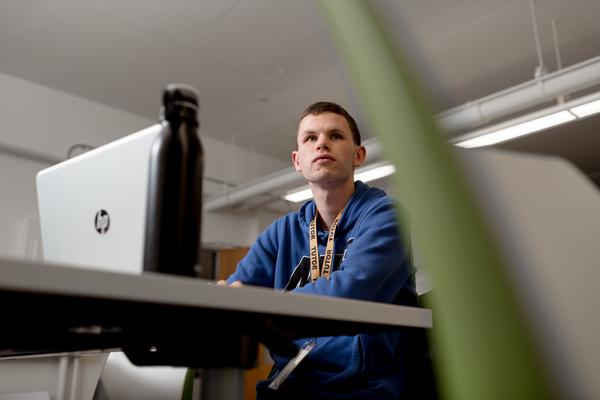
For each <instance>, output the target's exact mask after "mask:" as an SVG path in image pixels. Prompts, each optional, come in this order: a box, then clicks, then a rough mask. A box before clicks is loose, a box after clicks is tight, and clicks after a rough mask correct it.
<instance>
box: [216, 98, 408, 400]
mask: <svg viewBox="0 0 600 400" xmlns="http://www.w3.org/2000/svg"><path fill="white" fill-rule="evenodd" d="M297 144H298V149H297V150H295V151H293V152H292V163H293V164H294V167H295V168H296V170H297V171H298V172H300V173H301V174H302V175H303V176H304V178H305V179H306V180H307V181H308V184H309V186H310V188H311V190H312V193H313V196H314V200H311V201H309V202H307V203H305V204H304V205H303V206H302V207H301V208H300V210H299V211H298V212H294V213H290V214H288V215H286V216H284V217H282V218H280V219H278V220H277V221H275V222H274V223H273V224H272V225H271V226H269V227H268V228H267V229H266V230H265V231H264V232H263V233H262V234H261V235H260V236H259V238H258V239H257V241H256V243H255V244H254V245H253V246H252V248H251V249H250V251H249V253H248V255H247V256H246V257H245V258H244V259H243V260H242V261H241V262H240V263H239V265H238V266H237V270H236V272H235V273H234V274H233V275H231V276H230V277H229V278H228V280H227V282H226V283H227V284H229V285H232V286H240V285H243V284H249V285H258V286H267V287H273V288H275V289H279V290H285V291H290V292H292V293H309V294H318V295H326V296H337V297H348V298H355V299H361V300H371V301H380V302H386V303H394V304H405V305H416V294H415V289H414V279H413V278H414V275H413V271H412V257H411V254H410V250H409V246H407V245H405V243H407V241H406V240H403V238H401V236H400V232H401V231H400V229H399V227H398V226H397V224H396V204H395V202H394V200H392V199H391V198H390V197H388V196H387V195H386V194H385V193H384V192H383V191H382V190H379V189H375V188H370V187H369V186H367V185H365V184H364V183H362V182H360V181H357V182H354V170H355V168H356V167H359V166H360V165H361V164H362V163H363V162H364V160H365V157H366V150H365V147H364V146H362V145H361V139H360V132H359V130H358V127H357V125H356V122H355V121H354V119H353V118H352V117H351V116H350V115H349V114H348V113H347V112H346V110H344V109H343V108H342V107H341V106H339V105H337V104H335V103H329V102H318V103H315V104H312V105H311V106H309V107H308V108H307V109H306V110H305V111H304V113H303V114H302V117H301V119H300V123H299V126H298V136H297ZM220 284H225V282H223V281H221V282H220ZM407 332H408V331H406V332H404V331H397V332H388V333H379V334H361V335H357V336H336V337H318V338H314V339H303V340H298V341H297V343H296V344H297V345H298V347H301V346H303V345H306V344H307V343H310V345H311V346H314V347H313V348H312V350H311V351H310V353H309V354H308V356H307V357H306V358H305V359H304V360H303V361H302V362H301V363H300V365H299V366H298V367H297V368H296V369H294V371H293V372H292V373H291V374H290V375H289V377H288V378H287V379H286V380H285V381H284V382H283V383H282V384H281V385H280V386H279V387H278V388H277V389H276V390H275V389H273V388H269V387H268V386H269V384H270V383H271V382H272V381H273V379H275V378H276V377H277V374H278V373H279V371H281V370H282V369H283V368H284V367H285V365H286V364H287V363H288V361H289V359H287V358H284V357H280V356H278V355H277V354H273V359H274V360H275V366H274V368H273V371H272V373H271V376H270V377H269V380H268V381H265V382H260V383H259V384H258V387H257V392H258V398H259V399H271V398H273V399H290V398H302V399H334V398H335V399H398V398H399V397H400V396H401V395H402V394H403V393H405V391H406V383H407V382H406V380H405V379H404V376H405V372H406V371H405V370H406V362H405V357H404V355H405V354H404V351H405V350H406V349H405V348H404V346H403V343H404V341H405V340H406V338H407Z"/></svg>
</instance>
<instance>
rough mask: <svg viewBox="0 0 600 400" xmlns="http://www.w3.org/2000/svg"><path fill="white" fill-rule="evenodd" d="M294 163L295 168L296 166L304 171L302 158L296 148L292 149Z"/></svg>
mask: <svg viewBox="0 0 600 400" xmlns="http://www.w3.org/2000/svg"><path fill="white" fill-rule="evenodd" d="M292 164H293V165H294V168H296V171H298V172H300V171H302V168H301V167H300V159H299V157H298V152H297V151H296V150H294V151H292Z"/></svg>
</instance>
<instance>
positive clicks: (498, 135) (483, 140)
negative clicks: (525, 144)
mask: <svg viewBox="0 0 600 400" xmlns="http://www.w3.org/2000/svg"><path fill="white" fill-rule="evenodd" d="M574 119H576V117H575V115H573V114H571V113H570V112H569V111H559V112H556V113H553V114H550V115H546V116H544V117H540V118H536V119H532V120H530V121H526V122H521V123H519V124H516V125H512V126H509V127H506V128H503V129H499V130H497V131H493V132H490V133H486V134H483V135H480V136H476V137H473V138H470V139H467V140H464V141H462V142H458V143H456V145H457V146H460V147H466V148H471V147H482V146H490V145H493V144H497V143H501V142H505V141H507V140H511V139H514V138H517V137H519V136H525V135H529V134H531V133H534V132H538V131H541V130H544V129H548V128H551V127H553V126H557V125H561V124H564V123H566V122H569V121H573V120H574Z"/></svg>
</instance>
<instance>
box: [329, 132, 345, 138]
mask: <svg viewBox="0 0 600 400" xmlns="http://www.w3.org/2000/svg"><path fill="white" fill-rule="evenodd" d="M331 137H332V138H334V139H341V138H343V136H342V135H341V134H339V133H337V132H334V133H332V134H331Z"/></svg>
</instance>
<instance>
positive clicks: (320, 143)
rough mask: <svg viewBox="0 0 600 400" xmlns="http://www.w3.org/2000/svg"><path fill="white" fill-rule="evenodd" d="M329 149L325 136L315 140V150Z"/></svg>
mask: <svg viewBox="0 0 600 400" xmlns="http://www.w3.org/2000/svg"><path fill="white" fill-rule="evenodd" d="M328 148H329V139H327V135H319V137H318V138H317V149H319V150H321V149H328Z"/></svg>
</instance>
